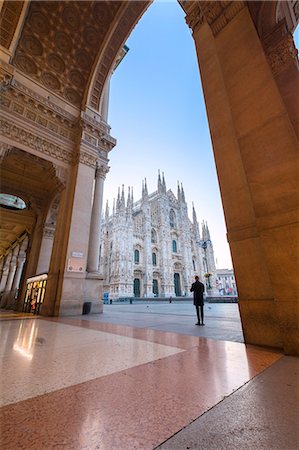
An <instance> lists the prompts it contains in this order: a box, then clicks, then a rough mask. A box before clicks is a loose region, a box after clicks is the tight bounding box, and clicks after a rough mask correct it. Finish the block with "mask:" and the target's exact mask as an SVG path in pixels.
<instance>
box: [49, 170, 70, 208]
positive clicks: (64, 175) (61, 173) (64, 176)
mask: <svg viewBox="0 0 299 450" xmlns="http://www.w3.org/2000/svg"><path fill="white" fill-rule="evenodd" d="M53 166H54V170H55V175H56V177H57V178H58V179H59V181H60V182H61V184H62V186H64V187H65V186H66V183H67V180H68V175H69V171H68V170H67V169H66V168H64V167H61V166H58V165H57V164H53ZM56 209H57V205H56Z"/></svg>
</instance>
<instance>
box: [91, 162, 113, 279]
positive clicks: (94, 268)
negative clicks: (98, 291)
mask: <svg viewBox="0 0 299 450" xmlns="http://www.w3.org/2000/svg"><path fill="white" fill-rule="evenodd" d="M108 170H109V169H108V167H107V166H105V165H103V164H101V165H100V166H98V167H97V168H96V171H95V188H94V197H93V204H92V213H91V222H90V231H89V246H88V259H87V271H88V272H89V273H97V272H98V269H99V263H100V260H99V258H100V232H101V214H102V204H103V192H104V180H105V178H106V173H107V172H108Z"/></svg>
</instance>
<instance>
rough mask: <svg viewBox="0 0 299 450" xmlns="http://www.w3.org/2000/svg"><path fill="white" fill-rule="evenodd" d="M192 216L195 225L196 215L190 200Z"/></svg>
mask: <svg viewBox="0 0 299 450" xmlns="http://www.w3.org/2000/svg"><path fill="white" fill-rule="evenodd" d="M192 217H193V224H194V225H195V224H196V223H197V217H196V211H195V208H194V203H193V202H192Z"/></svg>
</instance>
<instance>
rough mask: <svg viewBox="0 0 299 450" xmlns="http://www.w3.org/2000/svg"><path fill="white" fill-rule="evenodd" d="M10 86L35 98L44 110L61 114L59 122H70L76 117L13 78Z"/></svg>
mask: <svg viewBox="0 0 299 450" xmlns="http://www.w3.org/2000/svg"><path fill="white" fill-rule="evenodd" d="M12 87H13V88H14V89H15V90H17V91H19V92H20V93H22V94H23V95H24V96H26V97H30V98H32V99H33V100H35V101H36V103H37V104H38V106H39V105H41V106H43V107H44V112H52V113H55V115H57V116H61V119H60V120H61V122H64V123H67V122H68V121H69V122H71V123H72V122H73V121H74V120H75V119H76V117H75V116H74V115H73V114H70V113H69V112H67V111H66V110H65V109H63V108H60V106H58V105H56V104H55V103H54V102H52V101H51V100H49V99H47V98H45V97H43V96H41V95H39V94H37V93H36V92H34V91H33V90H32V89H29V88H28V87H27V86H25V85H24V84H22V83H20V82H19V81H16V80H14V81H13V86H12Z"/></svg>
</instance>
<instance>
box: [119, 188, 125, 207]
mask: <svg viewBox="0 0 299 450" xmlns="http://www.w3.org/2000/svg"><path fill="white" fill-rule="evenodd" d="M125 206H126V202H125V187H124V185H122V189H121V200H120V207H121V208H125Z"/></svg>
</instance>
